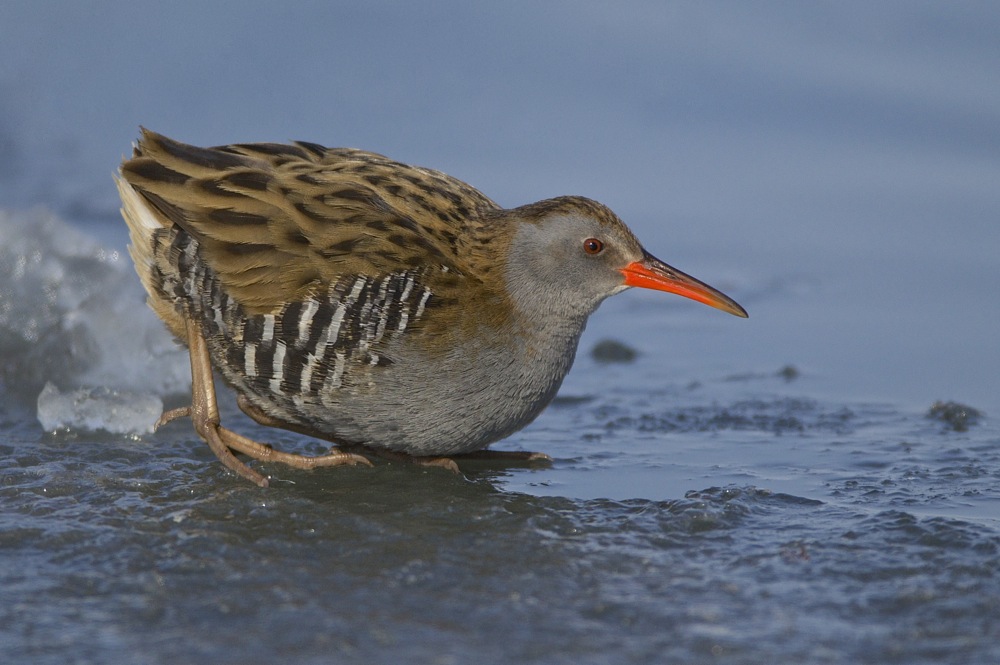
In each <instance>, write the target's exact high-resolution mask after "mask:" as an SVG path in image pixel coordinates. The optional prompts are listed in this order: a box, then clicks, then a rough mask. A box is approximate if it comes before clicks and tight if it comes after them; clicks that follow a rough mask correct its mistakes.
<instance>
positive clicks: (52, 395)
mask: <svg viewBox="0 0 1000 665" xmlns="http://www.w3.org/2000/svg"><path fill="white" fill-rule="evenodd" d="M161 413H163V400H161V399H160V398H159V397H157V396H156V395H153V394H151V393H134V392H128V391H119V390H111V389H110V388H104V387H101V388H78V389H76V390H71V391H67V392H60V391H59V389H58V388H56V387H55V386H54V385H53V384H52V383H51V382H50V383H46V384H45V387H44V388H43V389H42V392H41V393H39V394H38V422H39V423H41V425H42V429H44V430H45V431H47V432H58V431H62V430H76V431H79V430H87V431H100V430H104V431H107V432H111V433H112V434H151V433H152V432H153V425H154V424H155V423H156V420H157V418H159V417H160V414H161Z"/></svg>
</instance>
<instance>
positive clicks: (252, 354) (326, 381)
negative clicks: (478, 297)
mask: <svg viewBox="0 0 1000 665" xmlns="http://www.w3.org/2000/svg"><path fill="white" fill-rule="evenodd" d="M152 242H153V246H154V254H157V255H158V257H157V258H158V260H157V261H155V262H154V264H153V266H152V283H153V286H154V287H155V288H156V289H157V291H159V292H160V293H161V294H163V295H164V296H165V297H166V298H167V299H168V300H170V301H171V302H173V303H174V307H175V308H176V309H177V310H178V311H179V312H182V313H183V314H185V315H187V316H190V317H192V318H194V319H195V320H197V321H199V322H200V323H201V326H202V329H203V332H204V334H205V337H206V340H207V341H208V344H209V348H210V350H211V353H212V356H213V359H214V360H215V362H216V364H217V365H218V367H219V369H220V370H221V371H222V372H223V374H224V375H225V376H226V378H227V379H228V380H229V381H230V382H231V383H234V384H236V385H237V386H238V387H240V388H242V389H243V390H244V391H245V392H246V393H248V394H249V395H251V396H252V395H258V396H261V397H266V399H268V400H269V401H271V402H272V403H276V404H279V405H281V407H282V409H283V410H284V411H285V412H286V414H288V415H294V416H295V417H296V418H297V419H302V420H304V419H306V418H307V414H306V413H305V412H304V411H303V408H304V406H305V405H306V404H312V405H315V404H322V403H326V402H327V398H329V397H330V396H332V393H333V392H335V391H338V390H340V389H342V388H345V389H353V388H355V387H356V386H354V385H353V384H352V381H353V380H352V378H351V374H352V373H353V372H355V371H356V370H357V369H358V368H360V367H364V366H368V367H372V368H374V367H386V366H388V365H391V364H392V362H393V361H392V358H390V357H388V356H386V355H383V354H381V353H380V349H381V348H382V347H383V346H384V345H383V344H380V342H382V341H383V340H384V339H385V338H387V336H391V335H394V334H398V333H402V332H404V331H405V330H406V329H407V328H408V327H409V326H411V325H413V323H414V322H416V321H417V320H419V319H420V318H421V316H422V315H423V313H424V311H425V309H426V307H427V305H428V302H429V300H430V299H431V295H432V294H431V291H430V289H428V288H426V287H424V286H422V285H421V283H420V281H419V273H418V271H414V270H410V271H401V272H394V273H390V274H387V275H382V276H378V277H372V276H366V275H348V276H344V277H342V278H341V279H340V280H339V281H337V282H336V283H334V284H332V285H331V286H330V287H329V289H328V291H327V292H325V293H319V294H316V295H314V296H312V297H310V298H308V299H306V300H304V301H299V302H291V303H287V304H285V305H284V306H282V308H281V309H280V310H279V311H277V312H275V313H273V314H251V315H248V314H247V313H246V311H245V310H244V308H243V307H242V306H241V305H240V304H239V303H238V302H236V301H235V300H234V299H233V298H231V297H230V296H229V295H228V294H227V293H226V291H225V289H224V288H223V285H222V283H221V282H220V280H219V278H218V276H217V275H216V274H215V273H214V271H213V270H212V269H211V268H210V267H209V265H208V264H207V263H206V262H205V261H203V260H201V258H200V256H199V255H198V251H199V250H198V241H197V240H195V239H194V238H193V237H192V236H191V235H190V234H188V233H186V232H185V231H183V230H181V229H179V228H177V227H174V228H170V229H167V228H161V229H157V230H156V231H155V232H154V234H153V239H152ZM165 268H166V269H165Z"/></svg>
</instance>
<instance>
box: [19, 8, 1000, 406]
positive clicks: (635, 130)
mask: <svg viewBox="0 0 1000 665" xmlns="http://www.w3.org/2000/svg"><path fill="white" fill-rule="evenodd" d="M997 34H1000V7H998V6H997V5H995V4H994V3H989V2H957V3H933V2H909V1H899V2H880V3H866V2H853V3H852V2H848V3H842V2H829V3H799V2H764V3H754V4H753V5H749V4H746V3H741V2H712V3H698V2H681V3H678V2H653V1H650V2H641V1H638V2H626V3H603V2H542V3H538V2H516V1H515V2H509V3H503V4H502V5H495V6H487V5H482V4H479V3H475V4H473V3H463V2H432V3H403V2H399V3H393V2H371V3H342V2H306V1H303V2H291V3H273V2H208V3H205V2H184V1H180V2H171V3H147V2H78V3H49V2H4V3H2V5H0V208H3V209H8V210H24V209H27V208H31V207H33V206H44V207H45V208H47V209H51V210H52V211H54V212H55V213H56V215H58V216H59V217H61V218H62V219H64V220H67V221H68V222H70V223H71V224H73V225H74V226H76V227H78V228H79V229H81V230H83V231H84V232H86V233H87V234H89V235H91V236H94V237H96V238H98V239H99V241H100V242H101V243H104V244H107V245H110V246H115V247H123V246H124V244H125V236H124V226H123V224H122V223H121V222H120V219H119V217H118V213H117V207H118V201H117V198H116V193H115V190H114V187H113V184H112V180H111V175H112V173H113V172H114V170H115V169H116V166H117V164H118V162H119V160H120V159H121V157H122V155H124V154H127V153H128V152H129V150H130V143H131V141H132V140H133V139H134V138H135V136H136V134H137V132H138V127H139V125H144V126H146V127H149V128H151V129H155V130H156V131H158V132H162V133H165V134H167V135H169V136H172V137H174V138H177V139H179V140H182V141H186V142H190V143H195V144H205V145H216V144H222V143H228V142H248V141H284V140H288V139H302V140H309V141H315V142H318V143H323V144H326V145H337V146H339V145H344V146H353V147H360V148H365V149H369V150H374V151H378V152H383V153H386V154H388V155H390V156H392V157H393V158H396V159H399V160H402V161H407V162H411V163H416V164H421V165H425V166H429V167H433V168H437V169H441V170H444V171H446V172H448V173H451V174H453V175H455V176H457V177H460V178H462V179H464V180H466V181H468V182H470V183H472V184H474V185H475V186H477V187H479V188H480V189H482V190H483V191H484V192H485V193H486V194H487V195H489V196H491V197H493V198H494V199H495V200H497V201H498V202H500V203H501V204H503V205H508V206H514V205H519V204H522V203H525V202H528V201H532V200H536V199H540V198H545V197H549V196H555V195H560V194H584V195H587V196H591V197H593V198H596V199H599V200H601V201H603V202H605V203H607V204H608V205H610V206H611V207H612V208H613V209H614V210H616V211H617V212H618V213H619V214H620V215H621V216H622V217H623V218H624V219H625V220H626V221H627V222H628V223H629V224H630V225H631V226H632V227H633V228H634V229H635V230H636V232H637V233H638V235H639V236H640V237H641V238H642V239H643V240H644V242H645V244H646V245H647V247H648V248H649V249H650V250H651V251H653V253H655V254H657V255H658V256H660V257H661V258H663V259H664V260H666V261H668V262H671V263H673V264H675V265H677V267H679V268H681V269H682V270H686V271H688V272H691V273H693V274H695V275H696V276H698V277H700V278H702V279H704V280H706V281H708V282H710V283H712V284H714V285H717V286H719V287H721V288H723V289H724V290H727V291H730V292H731V294H732V295H734V296H735V297H736V298H737V299H738V300H740V301H741V302H742V303H743V304H744V305H745V306H746V307H747V308H748V309H749V310H750V313H751V319H750V321H749V322H735V321H733V322H731V321H722V320H721V319H722V317H719V318H718V319H712V320H711V323H710V324H708V330H706V334H705V335H704V336H702V337H701V338H700V339H701V340H702V343H701V344H698V343H697V340H696V342H695V345H694V346H693V347H689V352H688V353H685V354H683V355H684V356H685V357H689V358H692V359H696V360H697V362H698V363H704V362H715V361H717V362H718V364H719V366H720V367H737V368H740V369H742V370H748V371H749V370H753V369H756V368H759V367H769V368H770V367H776V366H780V365H781V364H783V363H793V364H795V365H796V366H797V367H799V368H800V370H802V372H803V374H804V375H805V376H806V377H810V376H812V377H816V378H817V382H816V384H815V385H812V386H810V388H811V389H812V390H815V391H819V392H828V393H829V394H831V395H835V396H838V397H843V398H852V397H853V398H857V399H867V400H886V401H892V402H897V403H902V404H907V405H914V406H915V405H926V404H927V403H928V402H929V401H930V400H934V399H938V398H945V397H946V398H948V399H957V400H965V401H968V402H970V403H973V404H976V405H978V406H980V407H981V408H985V409H987V410H989V411H993V412H998V411H1000V408H998V407H1000V390H998V389H997V388H998V382H997V375H998V373H1000V343H998V342H997V340H998V339H1000V295H998V293H997V289H998V287H1000V265H998V260H997V252H998V249H1000V40H998V39H997V37H996V36H997ZM626 298H627V299H614V300H612V301H611V302H609V303H608V304H607V305H606V306H605V308H606V309H605V311H604V312H603V314H602V315H599V316H598V317H597V318H595V319H594V323H593V325H594V326H601V330H600V332H601V334H605V333H609V332H614V331H615V330H619V331H622V330H623V328H622V326H623V325H625V324H623V323H622V321H621V318H622V317H625V316H627V310H628V309H629V308H635V307H646V306H649V307H661V306H664V307H666V309H667V311H668V312H669V314H668V319H667V320H668V321H669V316H673V315H674V314H676V312H677V311H680V312H686V311H687V310H686V309H685V308H680V309H677V310H675V309H674V307H675V305H674V304H673V303H670V304H667V305H661V304H660V303H662V302H663V301H662V299H661V298H659V297H657V296H655V295H651V294H629V295H628V296H626ZM654 301H655V304H654ZM609 311H610V313H609ZM699 314H701V313H699ZM680 316H684V314H683V313H682V314H680ZM716 329H718V330H719V331H724V332H721V334H719V335H716V334H714V331H715V330H716ZM626 336H627V337H628V335H626ZM631 339H632V341H634V342H636V343H637V344H639V345H640V346H642V347H643V348H644V349H646V350H654V349H656V348H657V347H658V346H659V345H661V344H667V343H669V342H668V339H669V337H666V338H664V337H662V336H657V335H656V334H655V331H646V332H645V333H644V334H643V333H641V334H640V335H639V336H638V337H635V336H632V337H631ZM678 362H681V363H683V359H681V360H679V361H678Z"/></svg>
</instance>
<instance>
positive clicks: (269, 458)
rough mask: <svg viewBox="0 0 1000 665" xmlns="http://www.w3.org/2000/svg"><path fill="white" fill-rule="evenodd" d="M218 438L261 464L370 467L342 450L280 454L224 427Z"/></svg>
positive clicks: (302, 466)
mask: <svg viewBox="0 0 1000 665" xmlns="http://www.w3.org/2000/svg"><path fill="white" fill-rule="evenodd" d="M219 436H220V437H221V438H222V441H223V443H225V444H226V445H227V446H228V447H230V448H232V449H233V450H236V451H238V452H241V453H243V454H244V455H247V456H249V457H252V458H254V459H257V460H260V461H262V462H280V463H281V464H285V465H287V466H291V467H295V468H296V469H314V468H316V467H321V466H345V465H346V466H354V465H357V464H362V465H365V466H371V465H372V463H371V461H370V460H369V459H368V458H367V457H365V456H364V455H358V454H356V453H350V452H346V451H343V450H334V451H331V452H330V453H328V454H326V455H317V456H311V455H299V454H297V453H286V452H282V451H280V450H275V449H274V448H272V447H271V446H269V445H266V444H263V443H258V442H257V441H254V440H253V439H249V438H247V437H245V436H243V435H242V434H237V433H236V432H234V431H232V430H229V429H226V428H225V427H220V428H219Z"/></svg>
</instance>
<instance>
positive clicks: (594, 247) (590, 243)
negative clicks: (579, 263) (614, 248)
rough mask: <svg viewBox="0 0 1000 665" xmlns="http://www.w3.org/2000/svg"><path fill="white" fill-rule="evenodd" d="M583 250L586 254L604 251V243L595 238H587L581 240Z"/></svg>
mask: <svg viewBox="0 0 1000 665" xmlns="http://www.w3.org/2000/svg"><path fill="white" fill-rule="evenodd" d="M583 251H585V252H587V253H588V254H600V253H601V252H603V251H604V243H603V242H601V241H600V240H598V239H597V238H587V239H586V240H584V241H583Z"/></svg>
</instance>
